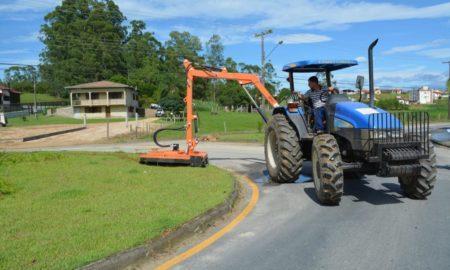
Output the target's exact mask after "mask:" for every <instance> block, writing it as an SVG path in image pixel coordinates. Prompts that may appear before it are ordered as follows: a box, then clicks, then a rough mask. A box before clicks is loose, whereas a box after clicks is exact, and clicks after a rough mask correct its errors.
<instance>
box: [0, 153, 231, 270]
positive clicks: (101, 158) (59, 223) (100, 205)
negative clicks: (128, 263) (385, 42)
mask: <svg viewBox="0 0 450 270" xmlns="http://www.w3.org/2000/svg"><path fill="white" fill-rule="evenodd" d="M0 167H1V170H0V179H2V182H0V183H7V185H8V187H9V189H11V191H12V192H10V193H9V194H3V195H0V228H1V230H0V243H1V245H0V269H73V268H77V267H81V266H83V265H86V264H88V263H89V262H92V261H96V260H99V259H101V258H104V257H106V256H108V255H111V254H114V253H116V252H118V251H122V250H125V249H128V248H131V247H135V246H137V245H140V244H143V243H145V242H146V241H148V240H149V239H152V238H154V237H157V236H159V235H161V234H162V233H164V232H166V231H168V230H173V229H175V228H176V227H178V226H179V225H180V224H182V223H184V222H186V221H188V220H190V219H192V218H194V217H195V216H198V215H199V214H201V213H203V212H205V211H206V210H208V209H210V208H212V207H214V206H215V205H218V204H219V203H221V202H222V201H224V199H225V198H227V196H229V194H230V192H231V190H232V186H233V181H232V179H233V177H232V176H231V175H230V174H229V173H227V172H224V171H222V170H220V169H218V168H216V167H213V166H208V167H207V168H190V167H152V166H146V165H141V164H139V163H138V161H137V155H129V154H123V153H109V154H107V153H67V152H66V153H53V152H43V153H42V152H41V153H3V154H1V153H0ZM180 176H182V177H180ZM2 185H3V184H2Z"/></svg>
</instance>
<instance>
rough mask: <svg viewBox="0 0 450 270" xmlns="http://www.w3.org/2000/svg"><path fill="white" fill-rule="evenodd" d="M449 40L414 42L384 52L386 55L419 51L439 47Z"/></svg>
mask: <svg viewBox="0 0 450 270" xmlns="http://www.w3.org/2000/svg"><path fill="white" fill-rule="evenodd" d="M446 41H447V40H445V39H436V40H433V41H430V42H426V43H421V44H413V45H407V46H398V47H393V48H391V49H390V50H387V51H385V52H383V53H384V54H386V55H389V54H395V53H404V52H417V51H421V50H424V49H428V48H434V47H438V46H440V45H442V44H444V43H445V42H446Z"/></svg>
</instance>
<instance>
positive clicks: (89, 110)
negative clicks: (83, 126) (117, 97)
mask: <svg viewBox="0 0 450 270" xmlns="http://www.w3.org/2000/svg"><path fill="white" fill-rule="evenodd" d="M84 112H85V113H101V112H102V107H98V106H97V107H85V108H84Z"/></svg>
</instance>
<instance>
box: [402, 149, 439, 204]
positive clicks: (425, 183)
mask: <svg viewBox="0 0 450 270" xmlns="http://www.w3.org/2000/svg"><path fill="white" fill-rule="evenodd" d="M429 153H430V156H429V158H427V159H421V160H419V163H420V166H421V168H420V173H419V175H411V176H399V177H398V181H399V183H400V187H401V188H402V190H403V192H404V193H405V195H406V196H407V197H409V198H411V199H419V200H423V199H425V198H426V197H428V196H430V194H431V191H432V190H433V188H434V184H435V183H436V174H437V170H436V154H435V153H434V147H433V145H432V144H431V145H430V151H429Z"/></svg>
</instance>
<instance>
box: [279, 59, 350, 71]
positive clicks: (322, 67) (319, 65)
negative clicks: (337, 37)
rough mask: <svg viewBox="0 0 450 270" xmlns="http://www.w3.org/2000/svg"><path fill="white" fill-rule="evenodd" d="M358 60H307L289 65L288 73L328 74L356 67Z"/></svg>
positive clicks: (287, 66)
mask: <svg viewBox="0 0 450 270" xmlns="http://www.w3.org/2000/svg"><path fill="white" fill-rule="evenodd" d="M357 64H358V61H356V60H305V61H298V62H294V63H290V64H287V65H285V66H284V67H283V71H286V72H326V71H335V70H338V69H343V68H348V67H352V66H356V65H357Z"/></svg>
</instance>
